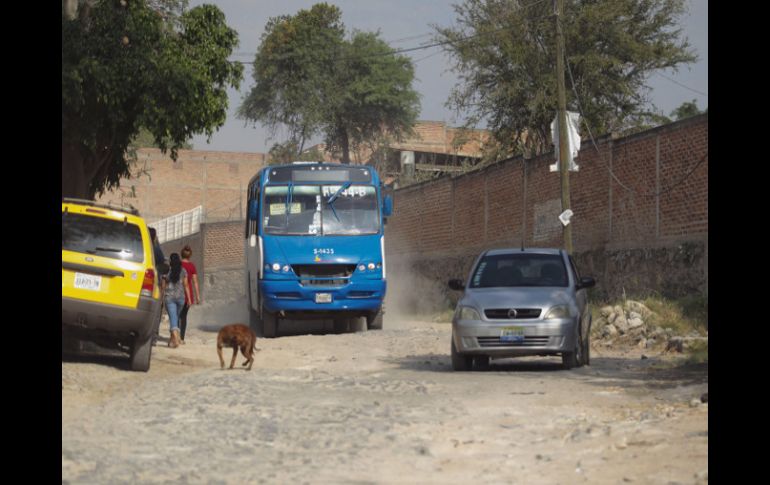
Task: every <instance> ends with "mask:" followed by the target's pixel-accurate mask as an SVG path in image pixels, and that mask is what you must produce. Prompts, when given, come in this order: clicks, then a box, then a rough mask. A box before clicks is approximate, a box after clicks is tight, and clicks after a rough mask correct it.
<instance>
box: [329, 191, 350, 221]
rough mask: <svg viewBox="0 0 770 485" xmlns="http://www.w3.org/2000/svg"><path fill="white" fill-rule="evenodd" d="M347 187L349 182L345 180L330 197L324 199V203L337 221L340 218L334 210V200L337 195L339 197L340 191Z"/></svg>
mask: <svg viewBox="0 0 770 485" xmlns="http://www.w3.org/2000/svg"><path fill="white" fill-rule="evenodd" d="M348 187H350V182H345V183H344V184H342V186H341V187H340V188H339V189H337V192H335V193H334V194H333V195H332V196H331V197H329V198H328V199H326V204H327V205H328V206H329V208H330V209H331V210H332V214H334V217H335V218H336V219H337V222H339V221H340V218H339V216H338V215H337V211H336V210H334V201H335V200H337V197H339V196H340V194H341V193H342V192H344V191H345V190H347V189H348Z"/></svg>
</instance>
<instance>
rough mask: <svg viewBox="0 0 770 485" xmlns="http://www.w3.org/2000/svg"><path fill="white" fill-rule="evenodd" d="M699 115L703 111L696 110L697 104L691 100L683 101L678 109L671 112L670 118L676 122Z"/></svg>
mask: <svg viewBox="0 0 770 485" xmlns="http://www.w3.org/2000/svg"><path fill="white" fill-rule="evenodd" d="M701 113H703V111H701V110H700V109H699V108H698V102H697V101H696V100H694V99H693V100H692V101H685V102H684V103H682V104H680V105H679V107H678V108H676V109H675V110H674V111H672V112H671V117H672V118H674V119H675V120H677V121H678V120H683V119H685V118H689V117H691V116H696V115H699V114H701Z"/></svg>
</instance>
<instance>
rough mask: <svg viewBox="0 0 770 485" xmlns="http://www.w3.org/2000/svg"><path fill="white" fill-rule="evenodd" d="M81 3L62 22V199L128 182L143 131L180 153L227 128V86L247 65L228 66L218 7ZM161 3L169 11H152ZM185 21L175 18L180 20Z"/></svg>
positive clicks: (229, 42)
mask: <svg viewBox="0 0 770 485" xmlns="http://www.w3.org/2000/svg"><path fill="white" fill-rule="evenodd" d="M151 3H152V4H153V5H150V4H148V2H146V1H144V0H133V1H130V0H121V1H116V0H99V1H95V2H87V3H86V2H83V3H81V4H80V5H79V7H78V15H77V16H76V18H74V19H70V18H69V17H67V16H66V15H65V14H64V13H63V14H62V193H63V195H65V196H76V197H88V198H92V197H94V196H95V195H97V194H100V193H102V192H104V191H105V190H108V189H111V188H114V187H117V186H118V185H119V181H120V178H121V177H126V176H128V175H129V174H130V164H131V157H130V155H129V146H130V144H131V141H132V140H133V139H134V138H135V137H136V136H137V135H138V134H139V132H140V129H142V128H144V129H146V130H147V131H149V132H150V133H151V134H152V136H153V140H154V143H155V145H156V146H158V147H159V148H161V149H162V150H163V151H164V152H165V151H167V150H169V151H170V152H171V157H172V159H174V160H176V156H177V150H178V149H179V148H181V147H184V146H185V143H186V142H187V140H189V139H190V138H191V137H192V135H194V134H197V133H206V134H207V135H209V136H211V135H212V134H213V133H214V130H215V129H217V128H219V127H220V126H222V125H223V124H224V121H225V118H226V112H227V111H226V110H227V91H226V89H227V87H228V86H232V87H236V88H237V87H238V86H239V84H240V80H241V78H242V69H243V68H242V66H240V65H238V64H231V63H230V62H229V61H228V60H227V58H228V57H229V56H230V54H231V53H232V51H233V49H234V48H235V47H236V46H237V43H238V38H237V33H236V32H235V31H234V30H233V29H231V28H229V27H228V26H227V25H226V24H225V18H224V14H223V13H222V12H221V11H220V10H219V9H218V8H217V7H214V6H211V5H203V6H200V7H196V8H193V9H191V10H189V11H186V12H178V11H177V9H175V8H174V6H175V5H178V6H183V5H184V4H185V3H186V2H180V1H179V0H168V1H166V2H163V1H160V0H156V1H154V2H151ZM160 4H163V5H165V6H166V7H168V8H167V9H166V10H162V9H161V10H156V9H155V8H152V7H153V6H157V5H160ZM177 13H178V15H176V14H177Z"/></svg>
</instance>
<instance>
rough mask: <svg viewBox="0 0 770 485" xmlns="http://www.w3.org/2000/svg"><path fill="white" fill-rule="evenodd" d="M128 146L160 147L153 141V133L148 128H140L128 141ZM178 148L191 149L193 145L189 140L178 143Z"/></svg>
mask: <svg viewBox="0 0 770 485" xmlns="http://www.w3.org/2000/svg"><path fill="white" fill-rule="evenodd" d="M129 147H131V148H160V147H159V146H158V144H157V143H155V135H153V134H152V133H150V130H148V129H147V128H140V129H139V132H138V133H137V134H136V136H134V137H133V138H132V139H131V142H130V143H129ZM179 148H181V149H183V150H192V149H193V146H192V143H190V142H189V141H187V142H184V143H182V144H181V145H179Z"/></svg>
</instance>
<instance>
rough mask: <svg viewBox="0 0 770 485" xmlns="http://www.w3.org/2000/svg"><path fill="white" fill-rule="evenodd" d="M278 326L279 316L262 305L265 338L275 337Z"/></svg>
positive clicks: (263, 334)
mask: <svg viewBox="0 0 770 485" xmlns="http://www.w3.org/2000/svg"><path fill="white" fill-rule="evenodd" d="M277 327H278V316H277V315H276V314H275V313H271V312H269V311H267V310H266V309H265V307H262V336H263V337H265V338H273V337H275V334H276V328H277Z"/></svg>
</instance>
